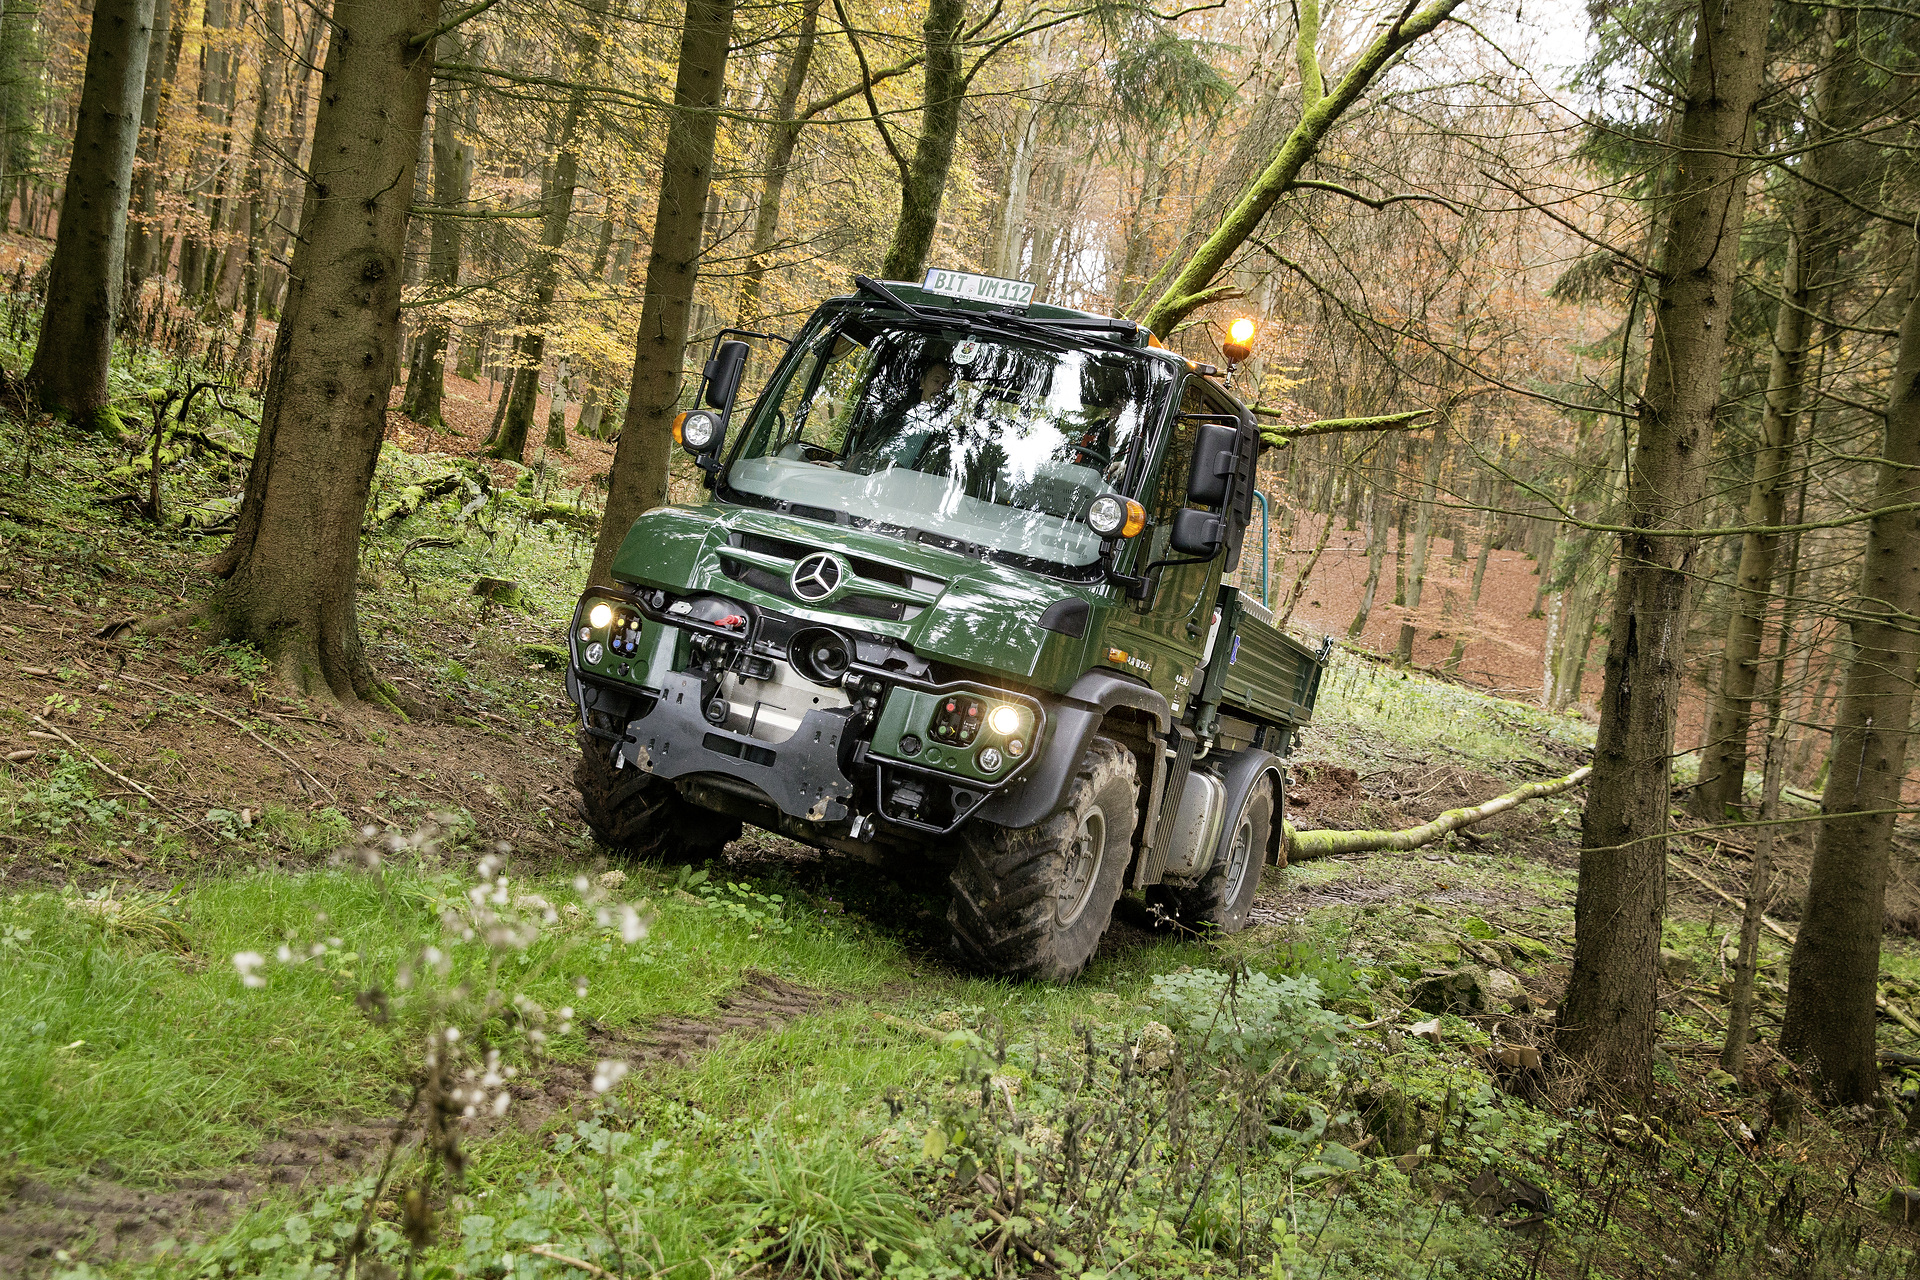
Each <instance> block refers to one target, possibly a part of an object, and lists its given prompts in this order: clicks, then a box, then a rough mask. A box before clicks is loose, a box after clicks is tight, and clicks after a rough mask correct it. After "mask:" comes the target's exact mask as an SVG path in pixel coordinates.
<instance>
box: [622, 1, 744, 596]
mask: <svg viewBox="0 0 1920 1280" xmlns="http://www.w3.org/2000/svg"><path fill="white" fill-rule="evenodd" d="M732 30H733V0H687V17H686V25H685V26H684V27H683V28H682V29H681V35H680V63H679V71H678V74H677V75H676V77H675V81H674V87H673V105H674V111H673V115H672V117H671V119H670V120H669V121H668V124H667V146H666V156H665V158H664V161H663V163H662V165H661V170H660V200H659V204H658V207H657V209H656V211H655V214H654V220H653V241H652V245H651V248H650V249H649V252H648V255H647V283H646V291H645V293H644V294H643V295H642V298H641V303H640V330H639V332H638V334H637V335H636V336H635V338H634V355H633V379H632V382H631V383H630V384H629V386H628V389H627V412H626V417H625V419H624V420H623V421H622V423H621V428H620V443H619V445H618V446H616V447H615V449H614V454H613V470H612V472H611V473H610V475H609V476H608V479H607V510H606V515H605V516H604V517H602V519H601V522H600V538H599V541H598V542H597V543H596V544H595V545H594V550H593V565H592V568H591V569H590V570H589V573H588V580H589V581H591V582H610V581H612V578H611V576H610V570H611V568H612V565H613V554H614V552H616V551H618V550H619V549H620V543H621V542H622V540H624V539H625V538H626V536H627V530H628V528H630V527H631V526H632V524H633V522H634V521H635V520H636V519H638V518H639V517H640V515H641V513H642V512H645V511H648V510H651V509H652V508H654V507H657V506H659V505H660V504H661V503H662V502H664V501H666V497H667V460H668V459H669V457H671V455H672V450H673V447H674V445H673V416H674V414H675V412H676V411H677V410H678V407H679V402H680V383H681V377H682V371H683V366H684V364H685V362H686V350H687V322H688V318H689V314H690V312H691V310H692V306H693V290H694V285H695V284H696V283H697V281H698V278H699V271H700V253H701V236H700V229H701V222H702V216H701V215H702V214H703V212H704V210H705V206H706V202H707V190H708V188H709V186H710V185H711V184H712V181H713V144H714V134H715V126H716V125H717V124H718V121H719V118H718V116H717V115H716V114H715V109H716V108H717V107H718V106H719V105H720V94H721V91H722V89H723V88H724V87H725V85H726V73H727V41H728V37H729V35H730V34H731V32H732Z"/></svg>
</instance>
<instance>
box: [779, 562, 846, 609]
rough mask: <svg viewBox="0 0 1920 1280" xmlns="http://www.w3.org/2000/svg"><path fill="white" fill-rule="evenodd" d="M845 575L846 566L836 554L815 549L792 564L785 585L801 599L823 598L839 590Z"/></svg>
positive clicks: (814, 599)
mask: <svg viewBox="0 0 1920 1280" xmlns="http://www.w3.org/2000/svg"><path fill="white" fill-rule="evenodd" d="M846 576H847V571H846V567H845V566H844V565H842V564H841V563H840V559H839V557H838V556H833V555H829V554H827V553H826V552H825V551H816V552H814V553H813V554H812V555H810V556H807V557H806V558H805V559H803V560H801V561H800V563H799V564H797V565H795V566H793V576H792V577H791V578H788V579H787V585H788V586H789V587H791V588H792V589H793V594H794V595H796V596H798V597H799V598H800V599H802V600H806V601H810V602H811V601H816V600H825V599H826V598H827V597H828V596H830V595H832V594H833V593H834V592H835V591H837V590H839V588H840V583H841V581H842V580H843V579H844V578H845V577H846Z"/></svg>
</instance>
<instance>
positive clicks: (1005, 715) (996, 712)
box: [987, 706, 1020, 737]
mask: <svg viewBox="0 0 1920 1280" xmlns="http://www.w3.org/2000/svg"><path fill="white" fill-rule="evenodd" d="M987 724H988V725H989V726H990V727H991V728H992V729H993V731H994V732H995V733H997V734H1000V735H1001V736H1002V737H1004V736H1006V735H1007V734H1010V733H1012V732H1013V731H1014V730H1016V729H1018V728H1019V727H1020V709H1019V708H1018V707H1008V706H998V707H995V708H994V709H993V712H992V714H991V715H989V716H988V717H987Z"/></svg>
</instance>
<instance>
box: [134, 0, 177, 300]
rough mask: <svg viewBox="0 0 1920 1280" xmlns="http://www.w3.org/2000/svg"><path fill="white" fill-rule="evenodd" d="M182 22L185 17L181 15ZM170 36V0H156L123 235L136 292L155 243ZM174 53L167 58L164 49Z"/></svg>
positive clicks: (170, 61)
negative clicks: (131, 214)
mask: <svg viewBox="0 0 1920 1280" xmlns="http://www.w3.org/2000/svg"><path fill="white" fill-rule="evenodd" d="M181 19H182V22H183V23H184V21H185V15H184V14H183V15H181ZM172 35H173V3H172V0H156V2H155V4H154V7H153V28H152V35H151V37H150V38H149V39H148V41H147V66H146V71H145V85H144V88H143V89H142V92H141V96H140V142H139V146H138V149H137V150H136V151H135V153H134V158H135V162H136V164H137V166H138V168H137V172H136V173H135V175H134V179H133V190H134V194H133V197H132V203H133V209H134V217H133V220H132V222H131V224H130V225H129V227H128V235H127V248H126V258H127V272H126V275H127V288H128V289H129V290H130V291H132V292H133V293H134V294H136V295H137V294H138V293H139V292H140V286H141V285H142V284H143V283H145V281H146V278H147V272H148V271H149V270H150V269H151V267H150V261H151V259H152V257H153V247H154V245H155V244H156V243H158V242H159V238H160V237H159V232H158V228H156V227H155V225H154V223H155V221H156V218H155V204H156V201H155V198H154V197H155V193H156V191H157V190H158V188H159V181H160V174H159V161H160V100H161V99H162V98H163V97H165V96H166V92H167V80H168V79H169V78H170V77H171V76H172V74H173V68H174V59H175V58H177V57H178V56H179V54H178V50H179V41H178V40H177V39H174V38H171V37H172ZM169 48H171V49H172V50H174V53H173V56H171V57H170V56H168V50H169Z"/></svg>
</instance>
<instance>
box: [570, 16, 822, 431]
mask: <svg viewBox="0 0 1920 1280" xmlns="http://www.w3.org/2000/svg"><path fill="white" fill-rule="evenodd" d="M819 24H820V0H803V3H802V5H801V9H800V30H799V32H798V34H797V35H796V36H795V38H794V45H793V52H792V53H791V54H789V55H788V57H787V71H786V74H785V75H784V76H783V77H781V80H780V96H779V98H778V99H777V100H776V101H775V102H774V108H773V123H772V124H770V125H768V126H767V148H766V156H765V158H764V160H763V162H762V163H763V164H764V166H765V174H764V176H763V177H762V178H761V179H760V204H759V206H758V207H757V208H756V209H755V210H754V214H753V243H752V246H751V247H750V248H749V249H748V250H747V270H746V274H745V276H743V277H742V278H741V281H740V323H741V324H743V325H747V326H749V327H751V326H752V325H753V324H755V323H756V322H757V321H758V320H759V319H760V298H761V293H762V291H763V289H764V288H765V283H766V274H767V267H768V264H769V258H768V255H769V254H771V253H772V252H773V244H774V241H775V239H777V238H778V236H779V234H780V209H781V204H782V202H783V201H784V200H785V198H786V192H787V173H788V171H789V170H790V169H792V167H793V152H794V148H795V147H796V146H798V145H799V142H800V130H801V128H802V127H803V126H802V125H801V123H800V122H799V121H797V120H795V119H794V118H793V113H794V111H795V110H797V109H798V107H799V103H800V91H801V90H802V89H804V88H806V84H807V72H808V71H809V70H811V69H812V67H813V45H814V33H815V32H816V31H817V30H818V28H819ZM598 421H599V415H598V414H596V415H595V422H596V423H597V422H598ZM581 431H582V432H583V433H584V432H585V431H586V427H585V424H584V416H583V420H582V426H581Z"/></svg>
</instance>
